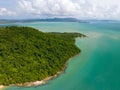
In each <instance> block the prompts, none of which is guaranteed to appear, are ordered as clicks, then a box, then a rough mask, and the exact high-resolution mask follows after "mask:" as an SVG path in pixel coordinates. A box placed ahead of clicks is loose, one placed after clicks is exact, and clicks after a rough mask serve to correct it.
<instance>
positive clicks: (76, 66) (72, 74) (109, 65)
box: [0, 21, 120, 90]
mask: <svg viewBox="0 0 120 90" xmlns="http://www.w3.org/2000/svg"><path fill="white" fill-rule="evenodd" d="M5 25H6V26H7V25H18V26H30V27H34V28H37V29H39V30H40V31H43V32H78V33H82V34H85V35H87V37H85V38H76V42H75V44H76V45H77V47H79V48H80V49H81V50H82V51H81V53H80V54H79V55H77V56H75V57H73V58H71V59H70V60H69V61H68V62H67V68H66V69H65V71H64V72H63V73H62V74H60V75H59V76H58V77H56V78H54V79H52V80H49V81H48V82H47V83H46V84H45V85H40V86H31V87H17V86H10V87H8V88H7V89H5V90H120V21H88V22H25V23H23V22H21V23H20V22H18V23H8V24H1V25H0V26H5Z"/></svg>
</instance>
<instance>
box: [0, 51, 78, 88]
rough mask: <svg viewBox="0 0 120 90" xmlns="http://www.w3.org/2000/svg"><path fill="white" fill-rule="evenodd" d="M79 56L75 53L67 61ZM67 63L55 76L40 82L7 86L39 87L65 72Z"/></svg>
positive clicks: (1, 86)
mask: <svg viewBox="0 0 120 90" xmlns="http://www.w3.org/2000/svg"><path fill="white" fill-rule="evenodd" d="M79 54H80V52H79V53H77V54H75V55H74V56H72V57H70V58H69V59H68V61H69V60H70V59H71V58H73V57H76V56H77V55H79ZM68 61H67V62H68ZM67 62H66V63H65V65H64V67H63V69H62V70H61V71H59V72H57V73H56V74H55V75H53V76H49V77H47V78H45V79H43V80H41V81H34V82H26V83H21V84H11V85H9V86H18V87H22V86H25V87H31V86H39V85H44V84H47V81H49V80H52V79H54V78H56V77H58V76H59V75H60V74H61V73H62V72H64V71H65V69H66V68H67ZM9 86H4V85H0V90H4V89H5V88H7V87H9Z"/></svg>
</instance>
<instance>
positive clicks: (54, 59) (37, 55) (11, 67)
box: [0, 26, 85, 87]
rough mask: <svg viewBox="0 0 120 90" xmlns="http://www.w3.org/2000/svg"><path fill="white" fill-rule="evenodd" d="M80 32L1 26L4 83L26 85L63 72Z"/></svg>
mask: <svg viewBox="0 0 120 90" xmlns="http://www.w3.org/2000/svg"><path fill="white" fill-rule="evenodd" d="M76 37H85V35H83V34H80V33H55V32H51V33H44V32H41V31H39V30H37V29H34V28H32V27H18V26H7V27H0V86H1V87H3V86H9V85H20V86H22V85H25V83H26V82H35V81H37V82H39V81H41V80H44V79H45V80H48V79H46V78H48V77H51V76H55V75H56V74H59V73H58V72H60V71H61V70H63V68H64V67H65V64H66V62H67V60H68V59H69V58H70V57H73V56H75V55H77V54H78V53H79V52H80V49H79V48H78V47H77V46H76V45H75V38H76Z"/></svg>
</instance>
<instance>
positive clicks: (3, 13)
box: [0, 8, 16, 16]
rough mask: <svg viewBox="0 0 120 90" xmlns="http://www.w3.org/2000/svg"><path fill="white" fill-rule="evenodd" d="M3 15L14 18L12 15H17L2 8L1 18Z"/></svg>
mask: <svg viewBox="0 0 120 90" xmlns="http://www.w3.org/2000/svg"><path fill="white" fill-rule="evenodd" d="M3 15H9V16H12V15H16V13H15V12H12V11H9V10H7V9H6V8H0V16H3Z"/></svg>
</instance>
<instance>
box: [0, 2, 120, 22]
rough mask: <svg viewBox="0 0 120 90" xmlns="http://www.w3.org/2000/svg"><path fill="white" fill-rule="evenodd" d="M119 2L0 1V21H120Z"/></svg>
mask: <svg viewBox="0 0 120 90" xmlns="http://www.w3.org/2000/svg"><path fill="white" fill-rule="evenodd" d="M119 4H120V0H0V19H31V18H54V17H57V18H65V17H71V18H78V19H115V20H120V5H119Z"/></svg>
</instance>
